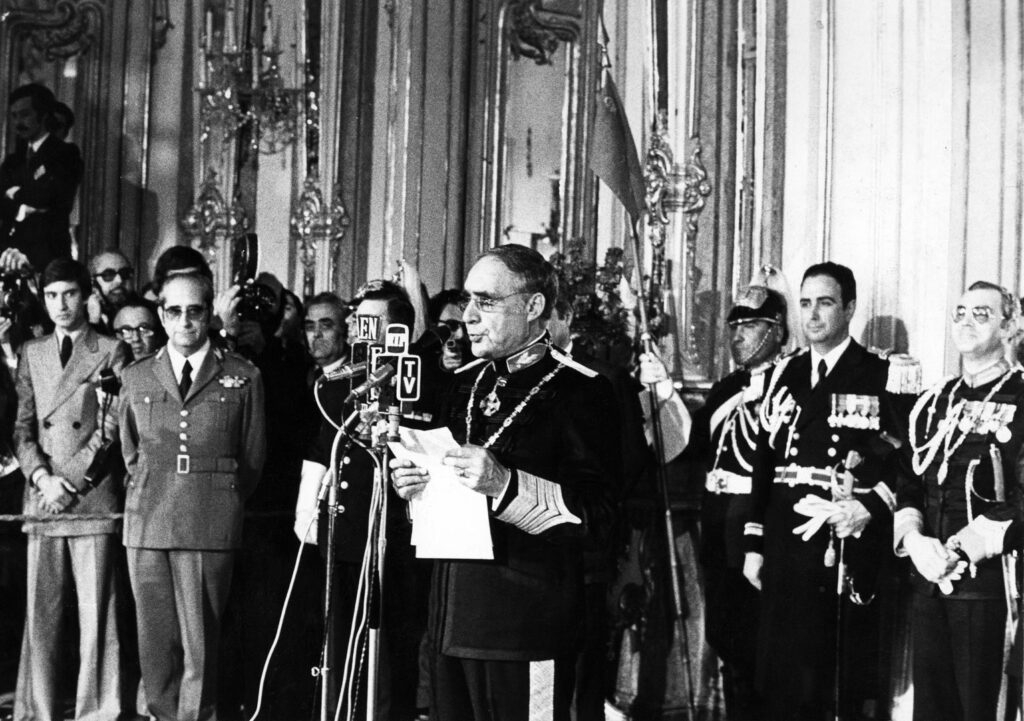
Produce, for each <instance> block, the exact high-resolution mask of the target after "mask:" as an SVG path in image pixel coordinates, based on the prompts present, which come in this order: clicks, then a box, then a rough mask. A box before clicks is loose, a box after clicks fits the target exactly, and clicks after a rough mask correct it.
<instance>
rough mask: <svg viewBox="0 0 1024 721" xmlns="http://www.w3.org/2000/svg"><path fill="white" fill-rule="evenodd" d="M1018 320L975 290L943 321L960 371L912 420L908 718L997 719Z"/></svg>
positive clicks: (902, 482) (902, 528)
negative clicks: (1009, 353)
mask: <svg viewBox="0 0 1024 721" xmlns="http://www.w3.org/2000/svg"><path fill="white" fill-rule="evenodd" d="M1018 315H1019V313H1018V311H1017V303H1016V300H1015V299H1014V297H1013V296H1012V295H1010V294H1009V293H1008V292H1007V291H1006V290H1004V289H1002V288H1000V287H999V286H998V285H995V284H994V283H988V282H985V281H979V282H976V283H974V284H972V285H971V286H970V288H969V289H968V290H967V292H966V293H964V294H963V296H962V297H961V298H960V300H959V302H958V303H957V306H956V308H955V309H954V310H953V315H952V337H953V343H954V345H955V346H956V348H957V350H958V351H959V352H960V357H961V360H962V367H963V373H962V374H961V375H959V376H950V377H947V378H945V379H943V380H942V381H941V382H940V383H938V384H937V385H936V386H934V387H933V388H932V389H930V390H929V391H927V392H925V393H923V394H922V395H921V397H920V398H919V399H918V401H917V403H916V404H915V405H914V408H913V411H912V412H911V415H910V434H909V443H908V447H907V448H906V449H905V450H904V453H903V454H902V456H903V458H902V461H903V462H902V463H901V466H900V469H901V470H900V476H899V485H898V488H897V501H898V503H897V510H896V514H895V516H894V524H895V528H894V537H893V543H894V548H895V549H896V554H897V555H899V556H909V557H910V560H911V561H912V563H913V569H912V571H913V572H912V574H911V578H912V581H913V584H914V588H915V591H917V593H915V594H914V600H913V604H914V605H913V612H912V614H911V634H912V643H911V646H912V648H913V679H914V718H915V719H918V720H921V721H923V720H924V719H928V720H929V721H943V720H945V719H949V721H954V720H955V721H961V720H963V721H966V720H967V719H994V718H996V710H997V705H998V700H999V695H1000V685H1001V683H1002V680H1003V650H1004V642H1005V641H1006V640H1007V639H1006V633H1007V602H1006V599H1007V593H1008V591H1007V588H1006V587H1005V585H1004V584H1006V583H1007V582H1008V581H1009V582H1011V583H1012V580H1013V579H1011V578H1008V576H1010V575H1012V565H1004V563H1002V562H1001V561H1000V559H999V558H998V556H1000V555H1002V554H1003V553H1004V546H1005V547H1006V549H1005V550H1007V551H1009V550H1012V549H1013V548H1015V547H1017V546H1019V545H1020V544H1019V540H1012V539H1010V540H1009V541H1008V539H1009V536H1008V534H1007V528H1008V527H1009V526H1010V525H1011V522H1012V521H1014V520H1018V519H1019V518H1020V510H1019V504H1020V500H1021V485H1020V483H1021V482H1020V476H1019V474H1020V469H1021V467H1022V466H1021V463H1022V462H1024V411H1022V406H1024V370H1022V369H1021V367H1020V366H1019V365H1012V366H1011V364H1010V363H1009V362H1007V359H1006V352H1005V342H1006V340H1007V339H1009V338H1012V337H1013V334H1014V332H1015V330H1016V321H1017V317H1018ZM1018 526H1019V524H1018ZM1010 535H1013V534H1010ZM1010 587H1011V588H1012V586H1010Z"/></svg>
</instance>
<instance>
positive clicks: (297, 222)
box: [290, 173, 349, 297]
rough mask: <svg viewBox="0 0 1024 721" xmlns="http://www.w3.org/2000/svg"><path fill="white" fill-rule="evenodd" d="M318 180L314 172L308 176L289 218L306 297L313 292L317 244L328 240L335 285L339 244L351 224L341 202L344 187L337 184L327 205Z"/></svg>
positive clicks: (331, 280)
mask: <svg viewBox="0 0 1024 721" xmlns="http://www.w3.org/2000/svg"><path fill="white" fill-rule="evenodd" d="M319 180H320V179H319V177H318V176H317V175H316V174H315V173H311V174H309V175H307V176H306V181H305V182H304V183H303V185H302V192H301V193H300V194H299V197H298V199H297V200H296V201H295V206H294V209H293V210H292V217H291V221H290V224H291V230H292V233H291V235H292V242H294V243H295V244H296V245H297V246H298V248H299V260H300V262H301V263H302V294H303V295H304V296H306V297H309V296H311V295H313V292H314V287H315V280H316V251H317V245H318V244H319V243H320V241H323V240H326V241H328V243H329V245H328V249H327V251H328V254H329V258H330V269H329V271H328V273H329V278H330V280H329V285H333V282H334V280H333V279H334V277H335V275H336V271H337V267H336V264H337V259H338V250H339V246H340V245H341V240H342V238H344V237H345V229H346V228H347V227H348V225H349V219H348V213H347V212H346V211H345V205H344V204H343V203H342V202H341V188H340V187H339V186H338V185H335V186H334V195H333V196H332V198H331V203H330V205H327V204H326V203H325V202H324V194H323V192H321V190H320V187H319Z"/></svg>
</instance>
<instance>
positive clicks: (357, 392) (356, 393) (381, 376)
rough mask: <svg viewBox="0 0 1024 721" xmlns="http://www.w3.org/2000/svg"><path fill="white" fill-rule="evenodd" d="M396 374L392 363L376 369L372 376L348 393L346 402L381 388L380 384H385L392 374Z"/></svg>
mask: <svg viewBox="0 0 1024 721" xmlns="http://www.w3.org/2000/svg"><path fill="white" fill-rule="evenodd" d="M394 374H395V367H394V366H393V365H391V364H390V363H385V364H384V365H382V366H381V367H379V368H378V369H377V370H375V371H374V372H373V373H371V374H370V377H369V378H367V379H366V380H365V381H364V382H363V383H361V384H360V385H358V386H356V387H355V388H353V389H352V392H351V393H349V394H348V397H347V398H345V403H351V402H352V401H354V400H356V399H357V398H362V397H363V396H365V395H366V394H367V393H369V392H370V391H372V390H373V389H374V388H379V387H380V386H382V385H384V383H386V382H387V381H388V380H390V379H391V376H393V375H394Z"/></svg>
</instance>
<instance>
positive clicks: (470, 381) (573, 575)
mask: <svg viewBox="0 0 1024 721" xmlns="http://www.w3.org/2000/svg"><path fill="white" fill-rule="evenodd" d="M465 290H466V296H464V311H463V320H464V321H465V323H466V331H467V335H468V337H469V341H470V344H471V347H472V351H473V354H474V355H476V356H477V357H478V360H477V361H474V362H472V363H469V364H467V365H464V366H462V368H460V369H459V371H458V373H457V374H456V376H455V379H454V380H453V384H452V386H451V387H450V388H449V390H448V392H447V393H446V394H445V396H444V399H443V401H442V406H441V413H440V421H441V423H442V424H443V425H445V426H446V427H447V428H448V429H449V430H450V431H451V433H452V436H453V437H454V439H455V441H456V442H458V443H459V444H460V445H459V447H458V448H454V449H452V450H449V451H447V452H446V453H445V455H444V456H443V458H442V459H440V462H441V463H442V464H444V465H447V466H449V467H450V468H451V469H452V470H453V472H454V475H455V478H457V480H458V482H459V483H461V484H462V485H464V486H465V487H467V488H469V489H471V490H473V491H475V492H476V493H479V494H481V495H482V496H485V497H486V501H487V507H488V509H489V524H490V533H491V538H492V542H493V549H494V559H493V560H491V561H480V560H452V559H446V560H438V561H437V562H436V563H435V570H434V576H433V581H432V584H431V594H430V595H431V597H430V615H429V620H428V623H429V625H428V634H429V640H430V641H431V649H432V652H433V653H432V659H431V666H432V668H431V671H432V674H431V677H432V678H431V683H432V691H433V703H432V704H431V716H432V717H433V718H439V719H475V720H476V721H499V720H503V719H515V720H517V721H518V720H523V721H525V719H527V718H528V717H529V715H530V713H529V712H530V696H531V692H532V690H533V689H532V688H531V684H532V683H533V682H534V681H536V680H538V677H539V676H540V675H541V674H540V673H539V672H540V670H541V669H540V668H536V669H531V666H532V663H533V662H538V661H544V660H548V659H555V663H556V664H557V665H558V666H559V668H561V669H563V670H564V671H565V672H566V673H565V675H564V676H562V675H559V674H556V675H555V677H554V681H555V687H554V698H553V701H552V703H551V706H553V713H552V717H553V718H556V719H560V720H561V719H567V718H569V701H570V697H571V691H572V681H573V679H572V674H571V672H570V670H571V669H572V668H573V666H574V659H575V655H576V650H577V649H578V648H579V644H580V641H581V633H582V630H583V621H584V618H585V617H584V605H583V591H584V562H583V549H584V547H585V542H586V541H588V540H590V539H595V540H597V539H599V538H600V537H601V535H602V534H607V531H608V528H609V527H610V523H611V520H612V519H611V516H612V512H613V499H614V496H615V489H616V488H617V486H618V484H619V475H620V459H619V453H620V450H619V449H620V448H621V443H620V441H619V436H618V423H617V416H616V412H615V398H614V395H613V392H612V389H611V385H610V384H609V382H608V381H607V380H606V379H604V378H603V377H601V376H599V375H598V374H597V373H595V372H593V371H591V370H589V369H587V368H585V367H582V366H581V365H580V364H579V363H577V362H575V361H573V360H572V359H571V358H569V357H568V356H566V355H565V354H564V353H562V352H561V351H559V350H558V349H557V348H554V347H553V346H551V345H550V344H549V342H548V334H547V332H546V330H545V329H544V322H545V320H546V319H547V318H548V316H549V315H550V313H551V308H552V306H553V303H554V300H555V297H556V295H557V293H558V281H557V276H556V275H555V271H554V269H553V268H552V267H551V264H550V263H548V262H547V261H546V260H544V258H543V256H541V255H540V254H539V253H538V252H537V251H535V250H531V249H529V248H526V247H524V246H519V245H503V246H499V247H497V248H493V249H491V250H489V251H487V252H486V253H484V254H483V255H482V256H480V258H479V259H478V260H477V262H476V263H475V264H474V265H473V267H472V268H471V269H470V271H469V274H468V275H467V277H466V282H465ZM391 468H392V470H393V475H392V483H393V484H394V486H395V488H396V490H397V491H398V493H399V495H401V496H402V497H403V498H405V499H410V498H413V497H416V496H417V495H418V494H420V493H421V492H422V491H423V489H424V487H425V486H426V484H429V483H432V482H433V481H432V480H431V475H430V472H429V471H427V470H426V469H424V468H421V467H418V466H415V465H413V464H412V463H411V462H410V461H408V460H401V459H395V460H392V461H391ZM598 542H599V541H598ZM534 670H536V671H538V673H536V674H535V673H533V671H534Z"/></svg>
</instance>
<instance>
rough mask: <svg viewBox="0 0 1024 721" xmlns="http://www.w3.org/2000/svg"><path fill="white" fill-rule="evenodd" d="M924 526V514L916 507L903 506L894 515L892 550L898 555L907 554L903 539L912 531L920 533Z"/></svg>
mask: <svg viewBox="0 0 1024 721" xmlns="http://www.w3.org/2000/svg"><path fill="white" fill-rule="evenodd" d="M923 528H924V516H923V515H922V514H921V511H919V510H917V509H916V508H901V509H900V510H898V511H896V513H894V514H893V516H892V550H893V551H894V552H895V553H896V555H897V556H900V557H904V556H906V555H907V549H905V548H904V547H903V539H904V538H905V537H906V535H907V534H908V533H910V532H912V531H917V532H918V533H920V532H921V531H922V529H923Z"/></svg>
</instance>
